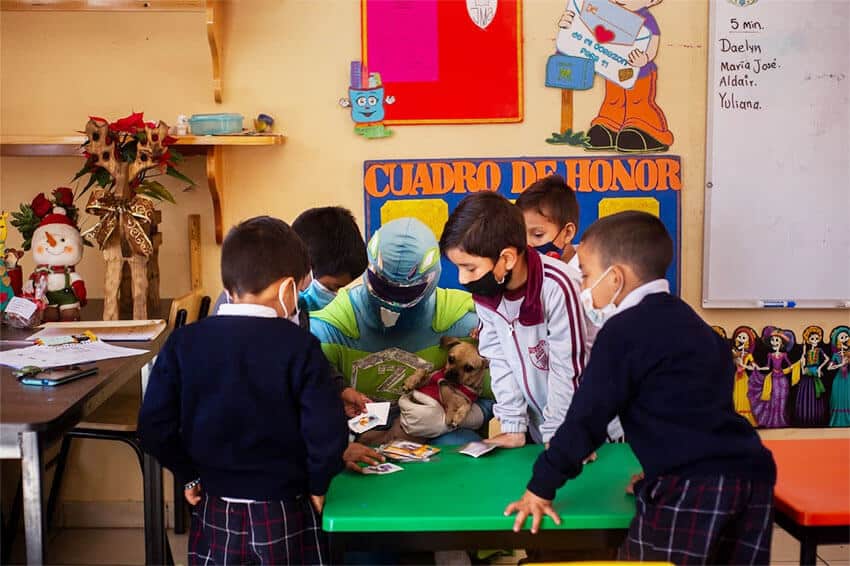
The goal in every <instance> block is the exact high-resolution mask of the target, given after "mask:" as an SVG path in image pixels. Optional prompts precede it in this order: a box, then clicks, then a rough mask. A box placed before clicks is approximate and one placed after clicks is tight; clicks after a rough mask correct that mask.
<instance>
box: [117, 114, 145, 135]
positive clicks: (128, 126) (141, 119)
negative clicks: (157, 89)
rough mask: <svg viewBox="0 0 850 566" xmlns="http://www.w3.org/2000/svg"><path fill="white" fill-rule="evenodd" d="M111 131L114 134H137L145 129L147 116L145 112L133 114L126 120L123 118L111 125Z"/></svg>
mask: <svg viewBox="0 0 850 566" xmlns="http://www.w3.org/2000/svg"><path fill="white" fill-rule="evenodd" d="M109 129H110V130H112V131H113V132H127V133H130V134H135V133H136V131H137V130H139V129H142V130H143V129H145V114H144V112H133V113H132V114H130V115H129V116H127V117H126V118H121V119H120V120H116V121H115V122H112V123H111V124H109Z"/></svg>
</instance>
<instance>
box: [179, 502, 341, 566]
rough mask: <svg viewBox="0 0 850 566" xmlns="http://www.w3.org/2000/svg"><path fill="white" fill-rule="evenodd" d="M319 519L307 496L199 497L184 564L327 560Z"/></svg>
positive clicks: (308, 562)
mask: <svg viewBox="0 0 850 566" xmlns="http://www.w3.org/2000/svg"><path fill="white" fill-rule="evenodd" d="M328 561H329V558H328V547H327V541H326V539H325V533H324V532H322V523H321V517H320V516H319V515H318V514H317V513H316V511H315V510H314V509H313V506H312V505H311V504H310V500H309V498H308V497H300V498H298V499H297V500H295V501H293V502H283V501H259V502H256V503H234V502H228V501H224V500H223V499H220V498H218V497H214V496H211V495H204V497H203V499H201V501H200V503H198V505H197V506H196V507H195V509H194V512H193V514H192V526H191V528H190V530H189V564H191V565H205V566H212V565H224V564H263V565H266V564H327V563H328Z"/></svg>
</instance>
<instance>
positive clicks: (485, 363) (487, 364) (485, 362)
mask: <svg viewBox="0 0 850 566" xmlns="http://www.w3.org/2000/svg"><path fill="white" fill-rule="evenodd" d="M481 369H490V360H488V359H487V358H481Z"/></svg>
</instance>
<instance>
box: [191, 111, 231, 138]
mask: <svg viewBox="0 0 850 566" xmlns="http://www.w3.org/2000/svg"><path fill="white" fill-rule="evenodd" d="M242 120H243V117H242V114H193V115H192V117H191V118H189V128H190V129H191V130H192V135H194V136H215V135H221V134H238V133H239V132H241V131H242Z"/></svg>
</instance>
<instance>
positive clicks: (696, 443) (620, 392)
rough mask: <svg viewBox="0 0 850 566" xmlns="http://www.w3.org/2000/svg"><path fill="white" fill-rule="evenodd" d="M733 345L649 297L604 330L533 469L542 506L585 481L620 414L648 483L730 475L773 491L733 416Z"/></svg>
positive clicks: (675, 301)
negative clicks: (584, 472) (572, 483)
mask: <svg viewBox="0 0 850 566" xmlns="http://www.w3.org/2000/svg"><path fill="white" fill-rule="evenodd" d="M734 374H735V367H734V363H733V361H732V356H731V353H730V351H729V346H728V345H727V344H726V343H725V341H724V340H723V339H722V338H720V336H718V335H717V333H716V332H714V330H712V329H711V327H710V326H708V325H707V324H706V323H705V321H703V320H702V319H701V318H700V317H699V316H698V315H697V314H696V313H695V312H694V311H693V309H691V307H690V306H688V305H687V304H686V303H685V302H683V301H682V300H681V299H679V298H678V297H674V296H673V295H670V294H667V293H656V294H652V295H648V296H646V297H645V298H644V299H643V301H641V302H640V303H639V304H637V305H636V306H634V307H632V308H629V309H627V310H625V311H623V312H622V313H620V314H617V315H616V316H614V317H613V318H611V319H610V320H609V321H608V322H607V323H606V324H605V326H603V327H602V329H601V330H600V331H599V334H598V335H597V337H596V342H595V343H594V345H593V349H592V350H591V353H590V360H589V362H588V364H587V366H586V367H585V370H584V372H583V373H582V381H581V386H580V387H579V388H578V390H577V391H576V395H575V397H573V402H572V404H571V405H570V408H569V411H568V412H567V416H566V418H565V420H564V422H563V424H562V425H561V426H560V428H559V429H558V431H557V432H556V433H555V436H553V437H552V440H551V441H550V445H549V449H548V450H546V451H545V452H543V453H542V454H541V455H540V456H539V457H538V459H537V462H536V463H535V464H534V473H533V476H532V478H531V481H530V482H529V484H528V489H529V490H530V491H531V492H533V493H535V494H536V495H538V496H540V497H543V498H545V499H553V498H554V497H555V492H556V490H557V489H558V488H559V487H561V486H562V485H563V484H564V483H565V482H566V481H567V480H569V479H571V478H574V477H575V476H577V475H578V474H579V472H580V471H581V468H582V460H583V459H584V458H586V457H587V456H588V455H589V454H590V453H591V452H593V450H595V449H597V448H598V447H599V446H600V445H602V443H603V442H604V441H605V436H606V427H607V425H608V423H609V422H610V421H611V419H612V418H614V416H616V415H619V416H620V419H621V421H622V423H623V429H624V430H625V435H626V441H627V442H628V443H629V444H630V445H631V447H632V449H633V450H634V452H635V455H636V456H637V458H638V460H639V461H640V464H641V466H643V470H644V473H645V474H646V479H647V480H648V481H651V480H653V479H655V478H657V477H658V476H661V475H668V474H676V475H682V476H688V477H698V476H712V475H720V474H723V475H726V476H730V477H737V478H743V479H754V480H763V481H764V482H767V483H770V484H773V483H774V482H775V480H776V467H775V465H774V462H773V457H772V455H771V454H770V451H768V450H767V449H766V448H765V447H764V446H763V445H762V443H761V440H760V439H759V437H758V435H757V434H756V432H755V430H754V429H753V428H752V426H751V425H750V424H749V423H748V422H747V421H746V419H744V418H743V417H741V416H740V415H738V414H737V413H736V412H735V409H734V406H733V401H732V387H733V380H734Z"/></svg>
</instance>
